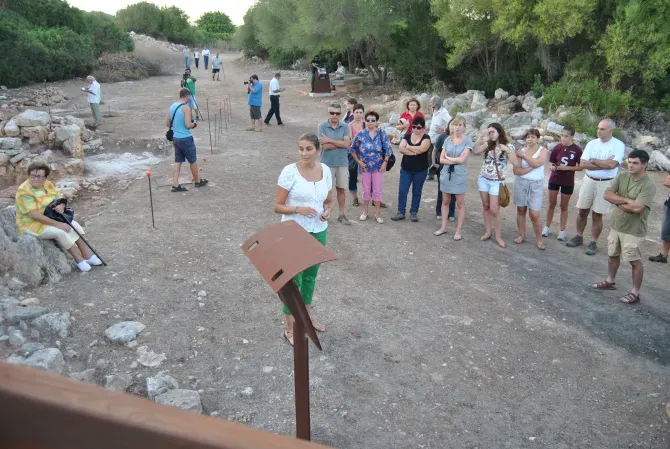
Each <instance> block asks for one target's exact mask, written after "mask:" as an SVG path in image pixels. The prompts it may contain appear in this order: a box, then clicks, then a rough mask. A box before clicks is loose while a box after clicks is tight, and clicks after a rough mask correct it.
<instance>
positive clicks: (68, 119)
mask: <svg viewBox="0 0 670 449" xmlns="http://www.w3.org/2000/svg"><path fill="white" fill-rule="evenodd" d="M61 124H62V125H77V126H78V127H79V129H81V130H82V131H83V130H84V129H85V128H86V123H85V122H84V119H81V118H79V117H75V116H73V115H66V116H65V117H63V118H62V119H61Z"/></svg>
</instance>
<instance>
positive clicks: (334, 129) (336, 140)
mask: <svg viewBox="0 0 670 449" xmlns="http://www.w3.org/2000/svg"><path fill="white" fill-rule="evenodd" d="M328 114H329V115H330V118H329V119H328V120H326V121H325V122H322V123H319V126H318V128H317V130H316V134H317V136H319V140H320V141H321V162H322V163H324V164H326V165H327V166H328V168H330V172H331V173H332V175H333V185H334V186H335V189H336V191H337V205H338V206H339V209H340V216H339V217H338V218H337V221H339V222H340V223H342V224H346V225H350V224H351V222H350V221H349V219H348V218H347V217H346V216H345V215H344V204H345V202H346V189H347V186H348V185H349V158H348V157H347V154H348V149H349V145H350V144H351V130H350V129H349V125H347V124H346V123H344V122H342V121H341V120H340V116H341V115H342V106H340V105H339V104H336V103H333V104H331V105H329V106H328Z"/></svg>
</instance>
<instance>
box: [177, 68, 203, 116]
mask: <svg viewBox="0 0 670 449" xmlns="http://www.w3.org/2000/svg"><path fill="white" fill-rule="evenodd" d="M196 81H197V80H196V78H195V76H193V75H191V69H186V71H184V76H183V77H182V80H181V87H185V88H186V89H188V91H189V92H190V93H191V95H190V96H189V99H188V107H189V109H190V110H191V111H192V113H193V114H194V116H195V118H191V120H198V114H199V111H198V102H197V100H196V99H195V82H196Z"/></svg>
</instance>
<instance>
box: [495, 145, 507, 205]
mask: <svg viewBox="0 0 670 449" xmlns="http://www.w3.org/2000/svg"><path fill="white" fill-rule="evenodd" d="M493 164H494V165H495V167H496V173H497V174H498V181H501V182H500V191H499V193H498V203H499V204H500V207H507V206H509V200H510V194H509V189H508V188H507V185H505V184H504V182H505V180H504V178H503V177H502V176H500V169H499V168H498V156H497V155H496V150H495V148H494V149H493Z"/></svg>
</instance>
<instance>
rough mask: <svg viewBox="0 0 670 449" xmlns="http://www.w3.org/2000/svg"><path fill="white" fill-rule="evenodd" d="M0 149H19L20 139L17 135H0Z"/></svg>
mask: <svg viewBox="0 0 670 449" xmlns="http://www.w3.org/2000/svg"><path fill="white" fill-rule="evenodd" d="M0 150H21V139H20V138H18V137H0Z"/></svg>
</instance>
